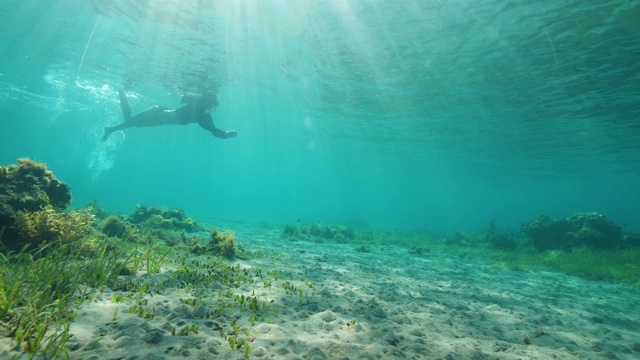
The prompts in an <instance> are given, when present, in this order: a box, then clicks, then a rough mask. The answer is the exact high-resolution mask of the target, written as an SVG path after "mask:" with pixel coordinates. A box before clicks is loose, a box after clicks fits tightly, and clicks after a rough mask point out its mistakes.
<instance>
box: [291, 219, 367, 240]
mask: <svg viewBox="0 0 640 360" xmlns="http://www.w3.org/2000/svg"><path fill="white" fill-rule="evenodd" d="M282 235H283V236H284V237H286V238H289V239H305V240H312V241H316V242H322V241H325V240H329V241H334V242H338V243H344V242H348V241H353V240H354V239H355V238H356V233H355V231H354V230H353V229H352V228H350V227H347V226H332V225H327V224H322V223H313V224H310V225H291V224H287V225H285V226H284V230H283V232H282Z"/></svg>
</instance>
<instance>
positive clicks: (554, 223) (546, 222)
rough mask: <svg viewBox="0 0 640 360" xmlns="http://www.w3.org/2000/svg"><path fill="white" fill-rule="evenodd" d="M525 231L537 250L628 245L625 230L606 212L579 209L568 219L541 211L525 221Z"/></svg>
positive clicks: (605, 247) (607, 247)
mask: <svg viewBox="0 0 640 360" xmlns="http://www.w3.org/2000/svg"><path fill="white" fill-rule="evenodd" d="M522 232H523V233H524V234H525V235H526V236H527V238H528V239H529V240H530V241H531V243H532V244H533V246H534V247H535V248H536V249H537V250H555V249H562V250H571V249H574V248H577V247H580V246H590V247H593V248H596V249H603V250H606V249H615V248H617V247H619V246H621V245H624V239H625V238H624V237H623V233H622V230H621V229H620V228H619V227H618V226H616V225H615V224H614V223H613V222H612V221H611V220H609V219H608V218H607V217H605V216H604V215H601V214H598V213H578V214H574V215H571V216H570V217H568V218H565V219H551V217H549V216H547V215H540V216H539V217H538V218H537V219H536V220H533V221H531V222H529V223H527V224H524V225H522Z"/></svg>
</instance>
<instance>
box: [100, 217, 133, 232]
mask: <svg viewBox="0 0 640 360" xmlns="http://www.w3.org/2000/svg"><path fill="white" fill-rule="evenodd" d="M100 231H102V233H103V234H105V235H107V236H110V237H121V236H123V235H124V234H125V233H126V232H127V225H126V224H125V223H124V221H122V220H121V219H120V217H118V216H116V215H111V216H109V217H108V218H106V219H105V221H104V222H103V223H102V228H100Z"/></svg>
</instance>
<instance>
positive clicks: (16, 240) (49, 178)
mask: <svg viewBox="0 0 640 360" xmlns="http://www.w3.org/2000/svg"><path fill="white" fill-rule="evenodd" d="M70 203H71V192H70V191H69V186H67V185H66V184H65V183H63V182H61V181H60V180H58V179H57V178H56V177H55V176H54V175H53V173H52V172H51V171H49V170H47V167H46V166H45V165H44V164H41V163H37V162H35V161H33V160H30V159H18V163H17V164H13V165H9V166H7V167H1V166H0V229H3V232H2V238H1V240H2V242H3V245H4V246H5V247H6V248H8V249H10V250H18V249H21V248H22V247H23V246H24V245H26V244H27V243H29V241H30V240H32V238H31V237H30V236H29V235H27V234H28V233H25V232H23V231H21V229H20V228H19V227H18V226H17V225H16V220H17V218H18V216H19V214H22V215H20V216H21V217H22V223H23V225H24V224H26V223H27V222H29V221H36V222H37V221H40V220H43V221H44V220H46V219H48V218H51V217H54V218H56V219H57V220H59V221H61V222H64V221H66V220H68V219H65V218H64V216H62V215H60V214H62V211H63V210H64V209H66V208H67V206H69V204H70ZM31 212H37V213H36V214H31V215H29V214H30V213H31ZM58 225H59V224H58ZM22 230H24V229H22ZM29 231H31V232H32V233H33V229H30V230H29ZM46 232H47V231H46V230H42V231H40V232H39V234H40V235H42V236H44V235H45V233H46ZM52 232H53V233H56V232H58V230H55V229H54V230H52ZM40 235H39V236H40ZM52 240H53V239H52Z"/></svg>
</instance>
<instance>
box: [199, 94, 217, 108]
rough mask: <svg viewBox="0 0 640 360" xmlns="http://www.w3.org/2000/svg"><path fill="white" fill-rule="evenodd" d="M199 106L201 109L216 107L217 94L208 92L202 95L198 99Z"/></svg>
mask: <svg viewBox="0 0 640 360" xmlns="http://www.w3.org/2000/svg"><path fill="white" fill-rule="evenodd" d="M200 106H201V107H202V108H203V109H211V108H215V107H218V94H217V93H215V92H210V91H207V92H205V93H203V94H202V97H201V98H200Z"/></svg>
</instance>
